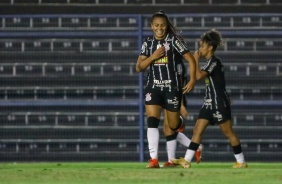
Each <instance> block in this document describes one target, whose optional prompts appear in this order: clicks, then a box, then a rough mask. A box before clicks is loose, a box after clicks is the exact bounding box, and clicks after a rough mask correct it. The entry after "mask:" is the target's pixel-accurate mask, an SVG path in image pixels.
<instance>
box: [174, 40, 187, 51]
mask: <svg viewBox="0 0 282 184" xmlns="http://www.w3.org/2000/svg"><path fill="white" fill-rule="evenodd" d="M175 45H176V46H177V47H178V50H179V52H183V51H184V50H185V46H184V45H183V44H182V43H181V42H180V41H179V40H176V41H175Z"/></svg>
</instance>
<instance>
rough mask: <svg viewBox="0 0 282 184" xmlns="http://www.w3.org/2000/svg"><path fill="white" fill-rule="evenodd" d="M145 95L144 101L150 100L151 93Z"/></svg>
mask: <svg viewBox="0 0 282 184" xmlns="http://www.w3.org/2000/svg"><path fill="white" fill-rule="evenodd" d="M145 96H146V98H145V101H146V102H148V101H151V100H152V93H147V94H146V95H145Z"/></svg>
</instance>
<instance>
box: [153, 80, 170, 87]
mask: <svg viewBox="0 0 282 184" xmlns="http://www.w3.org/2000/svg"><path fill="white" fill-rule="evenodd" d="M154 86H156V87H160V88H163V87H171V80H154Z"/></svg>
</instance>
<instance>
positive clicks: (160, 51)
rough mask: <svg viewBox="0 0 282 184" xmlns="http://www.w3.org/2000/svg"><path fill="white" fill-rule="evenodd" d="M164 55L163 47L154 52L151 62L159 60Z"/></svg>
mask: <svg viewBox="0 0 282 184" xmlns="http://www.w3.org/2000/svg"><path fill="white" fill-rule="evenodd" d="M164 55H165V47H164V46H162V47H160V48H158V49H157V50H155V52H154V53H153V54H152V58H153V60H156V59H159V58H161V57H163V56H164Z"/></svg>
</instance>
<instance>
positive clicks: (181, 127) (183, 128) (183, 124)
mask: <svg viewBox="0 0 282 184" xmlns="http://www.w3.org/2000/svg"><path fill="white" fill-rule="evenodd" d="M179 118H180V121H181V125H180V127H179V128H178V130H177V131H178V132H180V133H183V132H184V130H185V123H184V121H183V118H182V117H181V116H179Z"/></svg>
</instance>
